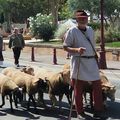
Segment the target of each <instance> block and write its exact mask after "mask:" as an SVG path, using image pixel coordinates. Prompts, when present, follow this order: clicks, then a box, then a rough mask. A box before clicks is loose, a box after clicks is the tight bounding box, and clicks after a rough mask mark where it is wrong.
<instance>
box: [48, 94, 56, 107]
mask: <svg viewBox="0 0 120 120" xmlns="http://www.w3.org/2000/svg"><path fill="white" fill-rule="evenodd" d="M49 97H50V100H51V101H52V107H55V104H56V102H57V99H56V97H55V96H54V95H52V94H50V95H49Z"/></svg>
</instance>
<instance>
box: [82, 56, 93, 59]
mask: <svg viewBox="0 0 120 120" xmlns="http://www.w3.org/2000/svg"><path fill="white" fill-rule="evenodd" d="M81 57H82V58H87V59H90V58H95V56H81Z"/></svg>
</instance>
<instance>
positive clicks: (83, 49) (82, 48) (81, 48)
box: [78, 47, 86, 55]
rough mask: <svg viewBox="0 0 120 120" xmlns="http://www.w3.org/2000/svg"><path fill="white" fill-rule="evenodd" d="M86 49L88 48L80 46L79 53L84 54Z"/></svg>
mask: <svg viewBox="0 0 120 120" xmlns="http://www.w3.org/2000/svg"><path fill="white" fill-rule="evenodd" d="M85 51H86V48H84V47H80V48H78V53H79V54H80V55H81V54H83V53H84V52H85Z"/></svg>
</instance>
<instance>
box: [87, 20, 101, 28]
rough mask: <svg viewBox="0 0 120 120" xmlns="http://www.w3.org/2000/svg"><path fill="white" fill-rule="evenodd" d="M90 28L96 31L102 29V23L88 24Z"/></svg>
mask: <svg viewBox="0 0 120 120" xmlns="http://www.w3.org/2000/svg"><path fill="white" fill-rule="evenodd" d="M88 25H89V26H91V27H92V28H93V29H94V30H97V29H100V27H101V26H100V23H97V22H93V23H88Z"/></svg>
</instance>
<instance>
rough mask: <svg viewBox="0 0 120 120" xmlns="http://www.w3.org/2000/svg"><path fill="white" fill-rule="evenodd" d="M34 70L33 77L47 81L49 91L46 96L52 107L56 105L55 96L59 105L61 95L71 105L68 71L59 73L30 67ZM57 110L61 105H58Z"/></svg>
mask: <svg viewBox="0 0 120 120" xmlns="http://www.w3.org/2000/svg"><path fill="white" fill-rule="evenodd" d="M32 67H33V68H34V75H35V77H37V78H39V77H40V78H42V79H45V80H46V81H47V84H48V87H49V90H48V94H49V97H50V100H51V101H52V107H54V106H55V103H56V101H57V100H56V97H55V96H56V95H57V96H59V104H60V103H61V100H62V97H63V94H65V95H66V96H67V99H68V102H69V104H71V100H70V97H69V81H70V80H69V79H70V78H69V76H70V72H69V70H64V71H60V72H53V71H50V70H47V69H44V68H39V67H36V66H32ZM42 99H43V98H42ZM39 100H40V97H39V96H38V101H39ZM59 108H61V105H59Z"/></svg>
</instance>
